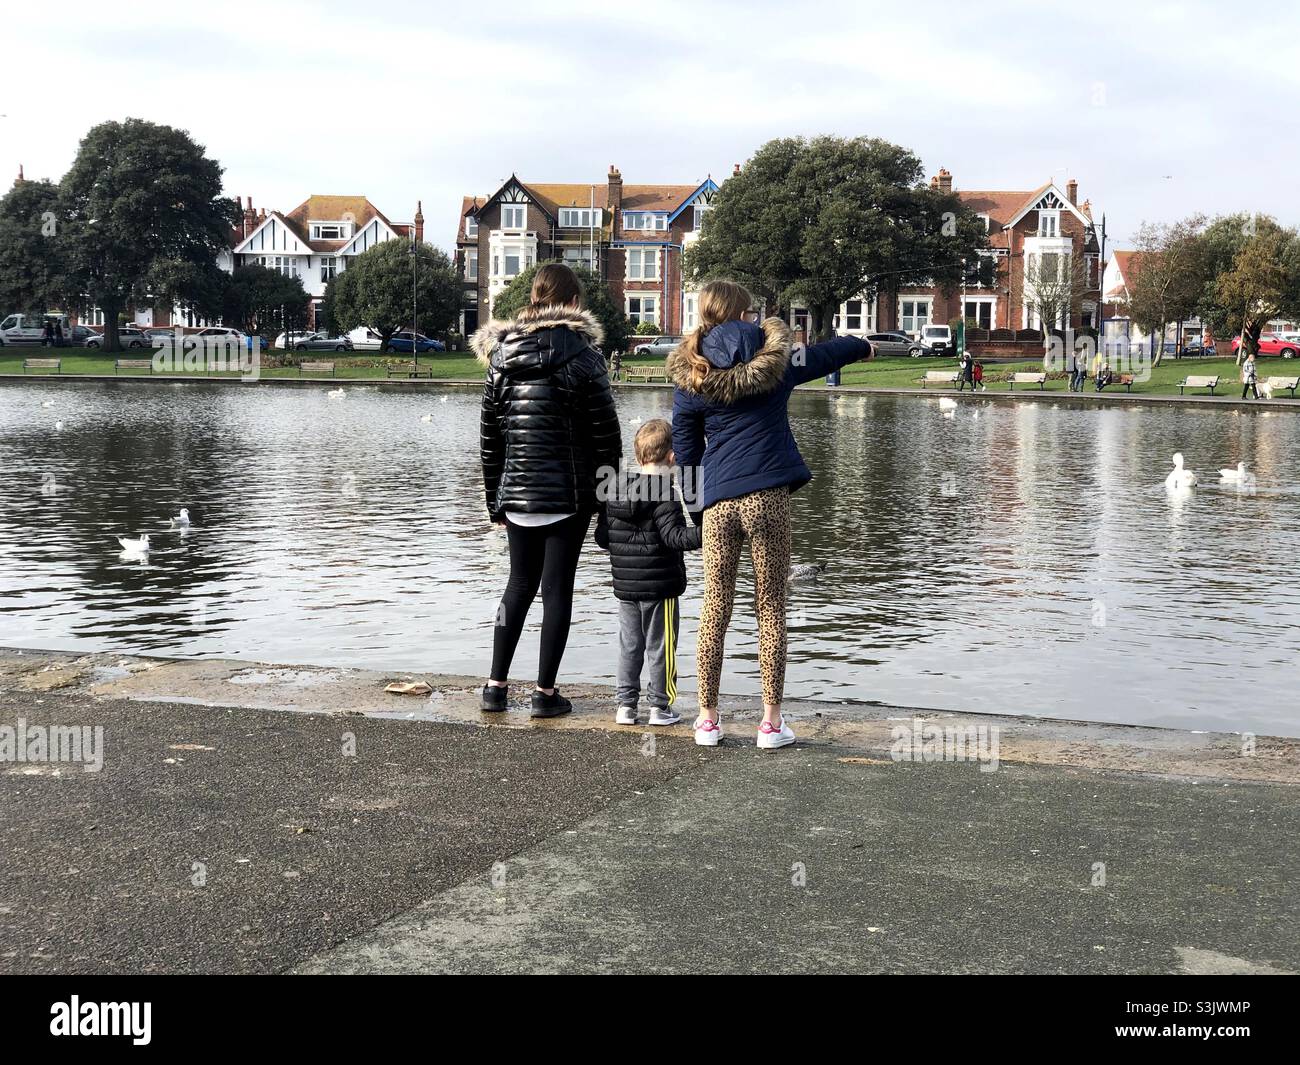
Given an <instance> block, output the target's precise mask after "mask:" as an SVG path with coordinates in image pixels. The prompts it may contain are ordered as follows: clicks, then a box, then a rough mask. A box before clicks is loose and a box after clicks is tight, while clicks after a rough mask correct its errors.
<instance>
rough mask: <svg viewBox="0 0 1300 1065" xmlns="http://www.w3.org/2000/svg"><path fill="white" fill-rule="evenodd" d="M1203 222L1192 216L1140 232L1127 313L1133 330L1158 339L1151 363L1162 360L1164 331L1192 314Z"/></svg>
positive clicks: (1201, 280)
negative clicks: (1134, 326)
mask: <svg viewBox="0 0 1300 1065" xmlns="http://www.w3.org/2000/svg"><path fill="white" fill-rule="evenodd" d="M1204 229H1205V219H1204V217H1203V216H1201V215H1193V216H1191V217H1190V218H1186V219H1183V220H1182V221H1180V222H1174V223H1171V224H1168V225H1164V224H1156V223H1150V222H1148V223H1144V224H1143V225H1142V227H1141V228H1140V229H1139V230H1138V233H1137V240H1136V242H1135V243H1136V250H1137V255H1135V256H1134V257H1133V258H1132V259H1131V260H1130V262H1131V266H1130V272H1131V274H1132V276H1131V277H1128V278H1126V279H1125V280H1126V281H1127V283H1128V292H1129V304H1128V310H1129V314H1130V315H1131V316H1132V318H1133V321H1134V322H1135V323H1136V324H1137V326H1138V327H1139V328H1140V329H1141V330H1142V331H1143V332H1146V333H1151V334H1153V335H1154V336H1156V337H1158V338H1159V339H1158V340H1157V341H1156V344H1155V355H1154V358H1153V360H1152V361H1153V362H1154V364H1155V365H1157V366H1159V365H1160V361H1161V359H1162V358H1163V357H1164V347H1165V346H1164V336H1165V328H1166V326H1168V324H1169V323H1170V322H1182V321H1185V320H1186V319H1188V318H1190V317H1192V316H1193V315H1194V314H1195V313H1196V307H1197V304H1198V303H1199V302H1200V299H1201V294H1202V292H1203V291H1204V289H1205V282H1206V274H1205V271H1206V269H1207V263H1206V255H1205V243H1204V241H1203V240H1202V233H1203V232H1204Z"/></svg>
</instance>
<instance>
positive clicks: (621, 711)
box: [614, 706, 636, 725]
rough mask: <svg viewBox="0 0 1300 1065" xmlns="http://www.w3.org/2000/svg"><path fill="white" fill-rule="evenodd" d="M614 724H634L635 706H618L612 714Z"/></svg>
mask: <svg viewBox="0 0 1300 1065" xmlns="http://www.w3.org/2000/svg"><path fill="white" fill-rule="evenodd" d="M614 723H615V724H616V725H635V724H636V707H635V706H620V707H619V708H618V712H617V713H616V714H615V715H614Z"/></svg>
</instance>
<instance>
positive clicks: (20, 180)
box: [14, 163, 27, 185]
mask: <svg viewBox="0 0 1300 1065" xmlns="http://www.w3.org/2000/svg"><path fill="white" fill-rule="evenodd" d="M26 180H27V179H26V178H25V177H23V164H22V163H19V164H18V177H17V178H15V179H14V184H15V185H21V184H22V183H23V182H24V181H26Z"/></svg>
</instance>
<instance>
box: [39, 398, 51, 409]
mask: <svg viewBox="0 0 1300 1065" xmlns="http://www.w3.org/2000/svg"><path fill="white" fill-rule="evenodd" d="M41 406H42V407H43V408H46V409H48V408H50V407H52V406H54V400H52V399H47V400H46V401H45V402H44V403H42V404H41Z"/></svg>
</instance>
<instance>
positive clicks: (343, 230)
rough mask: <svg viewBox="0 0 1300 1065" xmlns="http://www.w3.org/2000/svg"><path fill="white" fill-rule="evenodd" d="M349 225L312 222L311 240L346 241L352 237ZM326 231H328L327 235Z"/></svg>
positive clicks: (344, 223) (345, 223)
mask: <svg viewBox="0 0 1300 1065" xmlns="http://www.w3.org/2000/svg"><path fill="white" fill-rule="evenodd" d="M351 229H352V227H351V225H350V224H349V223H347V222H312V223H311V239H312V240H347V239H348V238H349V237H351V236H352V233H351ZM326 230H329V232H328V233H327V232H326Z"/></svg>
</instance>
